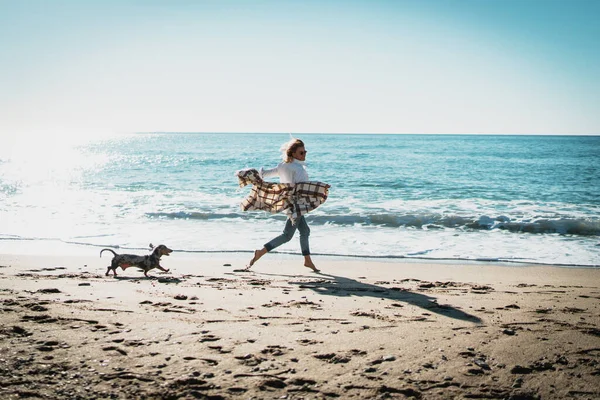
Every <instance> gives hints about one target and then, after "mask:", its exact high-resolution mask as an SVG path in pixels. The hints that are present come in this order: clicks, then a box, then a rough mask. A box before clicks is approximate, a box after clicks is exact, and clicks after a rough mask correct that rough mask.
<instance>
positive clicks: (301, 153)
mask: <svg viewBox="0 0 600 400" xmlns="http://www.w3.org/2000/svg"><path fill="white" fill-rule="evenodd" d="M306 153H308V151H306V150H302V151H301V152H300V153H299V154H300V155H301V156H303V155H305V154H306Z"/></svg>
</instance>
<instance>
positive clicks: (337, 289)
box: [288, 273, 483, 324]
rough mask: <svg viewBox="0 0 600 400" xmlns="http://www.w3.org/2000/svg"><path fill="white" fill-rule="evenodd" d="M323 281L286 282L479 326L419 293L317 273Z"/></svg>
mask: <svg viewBox="0 0 600 400" xmlns="http://www.w3.org/2000/svg"><path fill="white" fill-rule="evenodd" d="M318 275H320V276H321V277H323V278H324V279H322V280H319V281H312V282H294V281H292V282H288V283H290V284H292V285H298V286H299V287H301V288H304V289H310V290H313V291H314V292H315V293H318V294H321V295H325V296H338V297H351V296H359V297H374V298H378V299H389V300H395V301H400V302H405V303H409V304H412V305H414V306H417V307H420V308H423V309H426V310H427V311H428V312H432V313H436V314H440V315H443V316H445V317H449V318H454V319H459V320H462V321H468V322H473V323H476V324H481V323H482V322H483V321H482V320H481V318H479V317H477V316H475V315H471V314H469V313H466V312H464V311H462V310H460V309H458V308H456V307H452V306H450V305H447V304H443V305H442V304H438V303H437V299H436V298H435V297H431V296H427V295H424V294H421V293H415V292H413V291H410V290H407V289H402V288H385V287H382V286H377V285H372V284H369V283H363V282H360V281H357V280H355V279H350V278H346V277H343V276H335V275H329V274H324V273H319V274H318Z"/></svg>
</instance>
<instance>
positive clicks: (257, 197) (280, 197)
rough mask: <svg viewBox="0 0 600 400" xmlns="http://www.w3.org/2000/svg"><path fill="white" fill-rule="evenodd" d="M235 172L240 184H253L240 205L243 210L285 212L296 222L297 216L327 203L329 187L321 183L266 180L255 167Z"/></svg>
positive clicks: (242, 185)
mask: <svg viewBox="0 0 600 400" xmlns="http://www.w3.org/2000/svg"><path fill="white" fill-rule="evenodd" d="M236 175H237V177H238V180H239V184H240V187H244V186H246V185H252V191H251V192H250V194H249V195H248V197H246V198H245V199H244V200H243V201H242V203H241V204H240V206H241V208H242V210H243V211H248V210H250V211H252V210H262V211H268V212H270V213H278V212H281V211H285V213H286V214H287V216H288V218H290V219H291V220H292V222H294V223H295V221H296V219H297V218H298V217H300V216H302V215H304V214H306V213H308V212H309V211H312V210H314V209H315V208H317V207H319V206H320V205H321V204H323V203H325V200H327V195H328V193H329V188H330V186H329V185H328V184H326V183H322V182H298V183H296V184H295V185H292V184H289V183H272V182H265V181H263V180H262V179H261V177H260V174H259V173H258V171H257V170H255V169H244V170H241V171H238V172H237V173H236Z"/></svg>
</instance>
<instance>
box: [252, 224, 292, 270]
mask: <svg viewBox="0 0 600 400" xmlns="http://www.w3.org/2000/svg"><path fill="white" fill-rule="evenodd" d="M296 229H297V224H296V225H294V224H292V220H290V219H289V218H288V220H287V222H286V223H285V228H283V233H282V234H281V235H279V236H277V237H276V238H274V239H273V240H271V241H270V242H269V243H267V244H265V246H264V247H263V248H262V249H260V250H255V251H254V257H253V258H252V260H250V263H249V264H248V267H247V268H250V267H251V266H253V265H254V263H255V262H257V261H258V260H259V259H260V258H261V257H262V256H264V255H265V254H267V253H268V252H269V251H271V250H273V249H275V248H277V247H279V246H281V245H282V244H284V243H286V242H289V241H290V240H292V238H293V237H294V233H295V232H296Z"/></svg>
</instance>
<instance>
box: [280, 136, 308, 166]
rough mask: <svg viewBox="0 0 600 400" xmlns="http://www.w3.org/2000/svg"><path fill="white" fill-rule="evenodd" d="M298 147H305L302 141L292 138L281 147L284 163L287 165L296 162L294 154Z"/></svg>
mask: <svg viewBox="0 0 600 400" xmlns="http://www.w3.org/2000/svg"><path fill="white" fill-rule="evenodd" d="M298 147H304V142H303V141H302V140H300V139H295V138H292V139H291V140H290V141H289V142H286V143H284V144H283V145H281V156H282V158H283V161H284V162H286V163H291V162H292V161H293V160H294V157H292V154H294V153H295V152H296V150H297V149H298Z"/></svg>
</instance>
